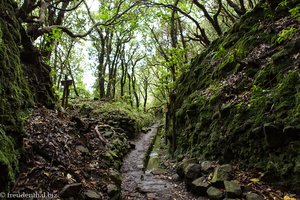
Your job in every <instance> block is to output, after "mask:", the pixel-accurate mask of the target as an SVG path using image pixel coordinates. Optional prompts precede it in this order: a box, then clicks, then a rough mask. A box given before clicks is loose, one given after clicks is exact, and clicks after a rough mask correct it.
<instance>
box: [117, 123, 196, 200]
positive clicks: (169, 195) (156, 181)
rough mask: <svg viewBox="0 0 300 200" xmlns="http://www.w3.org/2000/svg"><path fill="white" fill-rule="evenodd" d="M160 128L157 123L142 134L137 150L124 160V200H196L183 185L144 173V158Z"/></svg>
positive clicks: (165, 177)
mask: <svg viewBox="0 0 300 200" xmlns="http://www.w3.org/2000/svg"><path fill="white" fill-rule="evenodd" d="M158 128H159V122H156V123H155V124H154V125H152V126H151V127H150V128H149V131H148V132H147V133H146V134H141V135H140V137H138V138H137V139H136V140H135V142H134V144H135V149H134V150H132V151H131V152H129V153H128V154H127V156H126V157H125V158H124V161H123V166H122V169H121V172H122V177H123V180H122V199H158V200H160V199H164V200H168V199H177V200H179V199H182V200H185V199H187V200H192V199H195V198H194V197H193V196H191V194H189V193H188V192H186V191H185V190H184V187H183V186H182V185H177V184H176V183H175V182H172V181H171V180H169V178H168V177H167V176H163V175H162V174H159V173H155V174H153V173H150V172H144V169H145V166H144V159H145V158H144V157H145V156H146V152H147V151H148V149H149V147H150V145H152V139H153V137H154V136H155V134H157V131H158Z"/></svg>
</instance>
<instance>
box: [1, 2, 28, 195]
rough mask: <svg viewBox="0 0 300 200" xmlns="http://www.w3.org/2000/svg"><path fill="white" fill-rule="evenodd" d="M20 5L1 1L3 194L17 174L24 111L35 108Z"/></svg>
mask: <svg viewBox="0 0 300 200" xmlns="http://www.w3.org/2000/svg"><path fill="white" fill-rule="evenodd" d="M16 6H17V5H16V4H15V3H14V2H13V1H11V0H2V1H1V2H0V183H1V184H0V191H5V190H7V189H8V187H9V185H10V184H11V183H12V182H13V181H14V179H15V175H16V173H17V171H18V152H17V150H15V149H16V147H17V146H18V145H20V142H21V135H22V134H23V133H24V132H23V123H24V118H25V116H26V115H25V111H26V109H27V108H28V107H30V106H32V105H33V98H32V93H31V91H30V89H29V87H28V83H27V80H26V78H25V74H24V70H23V67H22V64H21V60H20V49H21V48H22V44H21V35H20V26H21V25H20V23H19V21H18V20H17V18H16V13H15V10H16V8H17V7H16Z"/></svg>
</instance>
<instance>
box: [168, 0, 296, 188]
mask: <svg viewBox="0 0 300 200" xmlns="http://www.w3.org/2000/svg"><path fill="white" fill-rule="evenodd" d="M285 2H286V3H282V4H281V6H279V7H278V8H277V9H276V11H272V10H271V9H270V8H269V4H268V3H266V2H264V1H263V2H261V3H260V4H259V5H258V6H257V7H256V8H255V9H254V10H253V11H251V12H249V13H247V14H246V15H245V16H243V17H242V19H241V20H240V21H239V22H238V23H237V24H235V25H234V26H233V28H232V29H231V30H230V31H228V32H227V33H226V34H224V36H222V37H221V38H219V39H217V40H216V41H214V42H213V43H212V44H211V45H210V47H209V48H208V49H207V50H206V51H205V52H203V53H202V54H200V55H199V56H197V57H196V58H195V59H194V60H193V61H192V63H191V67H190V70H189V71H188V72H187V73H184V74H183V75H182V76H181V77H180V79H179V81H177V84H176V86H175V89H174V92H173V93H172V94H171V96H170V99H171V100H172V101H171V104H170V108H172V109H171V110H170V112H169V113H168V115H169V118H170V120H169V124H170V129H169V130H168V134H169V137H171V138H172V137H173V139H174V140H173V142H174V143H175V148H174V149H175V155H177V156H178V155H188V156H190V157H196V158H198V159H199V160H204V159H214V160H220V162H240V163H241V164H242V165H243V166H244V167H247V168H252V167H254V168H257V169H259V170H262V171H264V172H265V175H264V176H263V178H264V179H265V180H267V181H269V182H272V183H274V184H276V185H281V186H288V187H290V188H291V189H293V190H295V191H297V192H300V155H299V152H300V118H299V115H300V77H299V64H300V32H299V31H300V23H299V21H298V20H297V19H296V18H295V17H298V18H299V9H300V4H299V1H285ZM174 136H175V137H174Z"/></svg>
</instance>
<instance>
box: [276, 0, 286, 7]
mask: <svg viewBox="0 0 300 200" xmlns="http://www.w3.org/2000/svg"><path fill="white" fill-rule="evenodd" d="M287 5H288V0H283V1H282V2H280V3H279V4H278V6H280V7H284V6H287Z"/></svg>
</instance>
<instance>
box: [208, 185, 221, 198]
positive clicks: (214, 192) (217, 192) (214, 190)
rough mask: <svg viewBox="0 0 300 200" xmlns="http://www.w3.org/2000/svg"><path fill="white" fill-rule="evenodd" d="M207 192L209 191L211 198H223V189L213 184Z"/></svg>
mask: <svg viewBox="0 0 300 200" xmlns="http://www.w3.org/2000/svg"><path fill="white" fill-rule="evenodd" d="M206 192H207V195H208V197H209V198H211V199H216V200H218V199H222V197H223V193H222V191H221V190H219V189H218V188H215V187H213V186H210V187H209V188H208V189H207V191H206Z"/></svg>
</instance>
